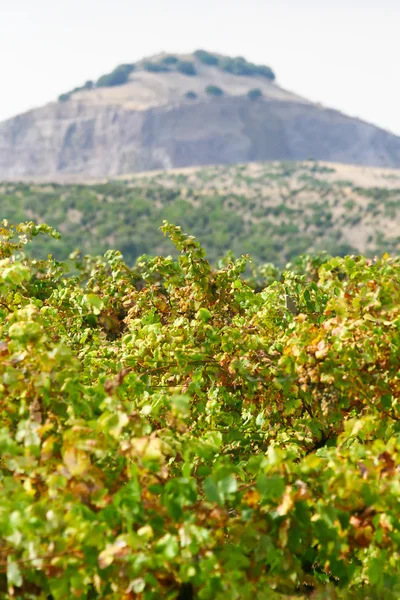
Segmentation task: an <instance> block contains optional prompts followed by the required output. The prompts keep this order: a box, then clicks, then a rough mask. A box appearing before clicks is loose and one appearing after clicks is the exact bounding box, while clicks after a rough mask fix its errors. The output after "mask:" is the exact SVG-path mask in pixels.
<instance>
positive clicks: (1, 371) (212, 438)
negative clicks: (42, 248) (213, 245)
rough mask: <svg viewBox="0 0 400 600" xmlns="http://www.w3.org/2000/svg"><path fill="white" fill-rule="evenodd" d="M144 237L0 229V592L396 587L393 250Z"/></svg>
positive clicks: (369, 593)
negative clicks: (109, 239)
mask: <svg viewBox="0 0 400 600" xmlns="http://www.w3.org/2000/svg"><path fill="white" fill-rule="evenodd" d="M161 229H162V232H163V233H164V234H165V236H166V238H169V244H170V252H171V256H169V255H168V253H165V254H166V256H156V257H153V258H150V257H147V256H142V257H139V258H138V259H137V260H136V262H135V263H133V266H132V265H128V264H126V263H125V262H124V259H123V256H122V254H121V253H120V252H118V251H111V250H109V251H107V252H106V253H105V254H104V256H100V257H90V256H84V255H82V254H81V253H79V252H75V253H73V254H72V255H71V257H70V258H69V259H68V260H67V261H66V262H60V261H58V260H55V259H54V258H53V257H52V256H51V255H49V257H47V258H46V259H45V260H42V259H39V258H32V257H33V256H34V255H35V252H34V248H35V243H36V242H37V241H38V240H39V239H40V238H41V237H43V236H45V237H48V238H49V239H50V240H52V244H54V246H56V242H55V240H56V238H57V237H58V234H57V233H56V232H55V231H54V230H53V229H51V228H50V227H49V226H46V225H34V224H33V223H32V222H29V223H28V222H27V223H25V224H21V225H19V226H17V227H13V226H10V225H9V224H8V223H7V222H5V221H4V222H3V224H2V226H1V228H0V240H1V241H0V266H1V269H0V411H1V412H0V419H1V421H0V456H1V459H0V460H1V462H0V598H1V599H12V600H31V599H38V600H39V599H40V600H42V599H43V600H64V599H65V600H67V599H71V598H78V599H82V600H97V599H105V600H134V599H135V600H160V599H165V600H174V599H176V600H191V599H192V600H250V599H251V600H269V599H271V600H275V599H276V600H278V599H281V600H284V599H289V598H290V599H292V598H300V599H303V600H304V599H306V598H312V599H314V600H315V599H320V600H322V599H331V600H336V599H338V600H339V599H354V600H358V599H360V598H364V599H370V600H375V599H376V600H379V599H380V598H383V597H384V598H385V600H395V599H397V598H399V597H400V571H399V568H398V565H399V560H400V477H399V465H400V404H399V399H400V375H399V367H400V258H396V257H391V256H389V255H388V254H384V255H383V256H382V255H379V257H375V258H367V257H363V256H355V255H353V256H346V257H344V258H340V257H339V258H332V257H330V256H328V255H324V254H323V255H319V256H316V257H314V258H312V257H308V256H303V257H300V258H299V259H296V260H293V261H292V262H291V265H290V266H289V267H288V268H287V269H286V270H285V269H283V270H282V271H281V270H278V268H274V267H272V266H271V265H264V266H259V265H258V264H255V263H252V261H251V259H250V258H248V257H246V256H245V257H242V258H240V259H237V260H234V259H233V258H232V257H231V256H230V255H229V254H228V255H226V257H225V258H223V259H220V260H219V262H216V263H215V265H216V266H212V265H211V264H210V262H208V260H207V258H206V256H205V252H204V250H203V249H202V247H201V245H200V243H199V242H198V241H197V240H196V239H195V238H193V237H191V236H189V235H187V234H185V233H183V232H182V231H181V229H180V228H179V227H176V226H174V225H171V224H169V223H167V222H164V224H163V226H162V227H161ZM38 236H39V237H38ZM159 238H160V240H159V243H160V244H162V243H163V239H162V233H161V234H160V233H159ZM52 247H53V245H52ZM30 248H32V249H33V251H31V250H30Z"/></svg>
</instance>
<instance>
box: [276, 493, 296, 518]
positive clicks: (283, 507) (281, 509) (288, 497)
mask: <svg viewBox="0 0 400 600" xmlns="http://www.w3.org/2000/svg"><path fill="white" fill-rule="evenodd" d="M293 506H294V502H293V498H292V487H291V486H290V485H288V486H287V487H286V490H285V493H284V494H283V498H282V501H281V503H280V505H279V506H278V508H277V512H278V515H280V516H281V517H283V516H284V515H287V514H288V512H290V511H291V510H292V508H293Z"/></svg>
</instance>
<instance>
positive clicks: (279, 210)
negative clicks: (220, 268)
mask: <svg viewBox="0 0 400 600" xmlns="http://www.w3.org/2000/svg"><path fill="white" fill-rule="evenodd" d="M0 204H1V207H2V216H3V217H5V218H7V219H9V221H10V222H13V223H16V222H20V221H25V220H27V219H28V220H31V219H33V220H35V221H37V222H46V223H49V224H50V225H51V226H53V227H55V228H56V229H58V230H59V231H61V233H62V239H61V241H60V242H57V243H55V242H54V240H51V239H50V240H45V239H44V240H43V241H41V240H37V242H36V243H35V245H34V246H33V247H32V251H33V252H34V253H35V255H36V256H40V257H45V256H46V255H47V254H48V253H49V252H51V253H54V255H55V256H56V257H57V258H59V259H66V258H67V257H68V255H69V254H70V253H71V252H72V251H74V250H75V249H78V248H79V249H80V250H81V251H82V252H83V253H91V254H102V253H104V252H105V251H106V250H107V249H108V248H116V249H118V250H120V251H121V252H122V253H123V255H124V258H125V260H126V261H127V263H128V264H130V265H133V264H134V262H135V260H136V259H137V258H138V257H139V256H141V255H142V254H148V255H153V254H158V253H160V254H164V253H169V252H170V251H171V247H170V245H169V244H168V242H166V241H163V239H162V238H160V236H159V234H158V226H159V224H160V223H161V222H162V221H163V219H167V220H169V221H172V222H175V223H177V224H178V225H181V226H182V227H183V229H184V230H189V231H191V232H192V233H193V234H194V235H196V236H199V237H201V239H202V242H203V244H204V247H205V249H206V252H207V256H208V258H209V259H210V261H211V262H212V263H215V262H216V261H217V260H218V259H220V258H222V257H223V256H224V255H225V254H226V253H227V252H228V251H232V252H233V253H234V254H235V255H236V256H240V255H241V254H245V253H249V254H251V256H252V257H253V259H254V260H255V261H256V262H257V263H259V264H260V263H265V262H273V263H274V264H276V265H279V266H281V267H282V266H284V265H285V264H286V263H287V262H288V261H290V260H292V259H293V258H294V257H296V256H297V255H299V254H302V253H318V252H320V251H327V252H329V253H331V254H333V255H337V254H338V255H345V254H354V253H356V254H357V253H360V252H361V253H364V254H366V255H367V256H374V255H375V254H378V255H381V254H383V253H384V252H389V253H393V252H394V253H396V252H397V251H398V250H399V244H400V219H399V218H398V212H399V210H400V173H399V172H396V171H384V170H381V171H379V170H373V169H357V168H348V167H343V166H340V165H327V164H318V163H315V162H313V161H309V162H304V163H265V164H261V163H260V164H249V165H242V166H240V165H239V166H231V167H209V168H203V169H189V170H184V171H182V172H166V173H158V174H148V175H146V176H142V177H132V178H126V179H121V180H113V181H110V182H107V183H93V184H91V185H56V184H46V185H38V184H24V183H20V184H13V183H4V184H3V185H2V186H1V187H0Z"/></svg>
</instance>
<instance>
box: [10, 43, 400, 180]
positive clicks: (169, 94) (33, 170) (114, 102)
mask: <svg viewBox="0 0 400 600" xmlns="http://www.w3.org/2000/svg"><path fill="white" fill-rule="evenodd" d="M206 54H208V53H206ZM200 56H201V55H200ZM208 56H211V57H216V60H217V64H204V62H202V60H200V59H199V55H198V53H195V54H194V55H186V56H181V57H179V58H178V57H172V58H174V59H176V61H178V62H177V63H176V65H177V66H175V64H173V65H172V66H169V65H168V63H166V62H165V61H168V59H169V58H171V57H169V56H168V55H159V56H157V57H152V58H151V59H147V60H145V61H142V62H141V63H138V64H137V65H121V66H120V67H118V68H117V69H116V70H115V71H114V72H113V73H111V74H108V75H106V76H104V77H103V78H100V80H99V82H98V83H97V84H94V83H93V82H87V83H86V84H85V86H82V87H81V88H77V89H76V90H73V91H72V92H69V93H66V94H64V95H62V96H61V97H60V98H61V99H60V100H59V101H58V102H53V103H50V104H48V105H46V106H44V107H42V108H38V109H35V110H31V111H29V112H28V113H25V114H23V115H19V116H17V117H14V118H13V119H9V120H8V121H5V122H3V123H1V124H0V179H4V180H13V179H14V180H15V179H24V178H35V177H38V178H41V179H48V180H68V178H72V179H74V180H84V179H87V178H97V177H110V176H112V177H113V176H116V175H120V174H124V173H130V172H138V171H145V170H152V169H170V168H174V167H186V166H192V165H210V164H231V163H240V162H248V161H260V160H261V161H262V160H305V159H308V158H310V157H312V158H314V159H317V160H329V161H337V162H344V163H356V164H363V165H375V166H388V167H400V138H399V137H397V136H395V135H392V134H390V133H388V132H386V131H384V130H382V129H379V128H377V127H375V126H373V125H370V124H367V123H364V122H362V121H360V120H358V119H354V118H350V117H347V116H345V115H343V114H341V113H339V112H338V111H334V110H330V109H326V108H323V107H321V106H319V105H315V104H312V103H311V102H308V101H307V100H305V99H303V98H300V97H298V96H296V95H295V94H292V93H290V92H287V91H285V90H283V89H282V88H280V87H279V86H278V85H276V83H275V82H274V74H273V73H272V71H268V69H269V68H268V67H258V66H256V65H251V63H247V62H246V61H244V62H239V63H237V62H235V61H238V60H239V59H228V58H226V57H217V55H211V54H208ZM240 60H244V59H240ZM224 61H225V62H224ZM227 61H228V62H227ZM229 61H233V63H232V62H231V63H229ZM181 65H183V66H181ZM227 65H228V66H227ZM232 65H233V66H232ZM248 65H250V66H249V67H248ZM227 68H228V70H226V69H227ZM149 69H150V70H149ZM179 69H183V71H186V72H182V71H181V70H179ZM229 69H230V70H229ZM263 69H264V71H263ZM232 71H234V72H232ZM121 74H122V78H121V77H120V75H121ZM102 81H103V83H101V82H102ZM121 81H122V83H121Z"/></svg>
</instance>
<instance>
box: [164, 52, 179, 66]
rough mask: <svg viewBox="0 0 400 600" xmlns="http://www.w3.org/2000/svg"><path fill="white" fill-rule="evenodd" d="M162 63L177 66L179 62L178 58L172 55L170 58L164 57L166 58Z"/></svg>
mask: <svg viewBox="0 0 400 600" xmlns="http://www.w3.org/2000/svg"><path fill="white" fill-rule="evenodd" d="M161 62H162V63H163V64H164V65H176V63H177V62H179V60H178V58H177V57H176V56H172V55H171V54H169V55H168V56H164V58H163V59H161Z"/></svg>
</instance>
